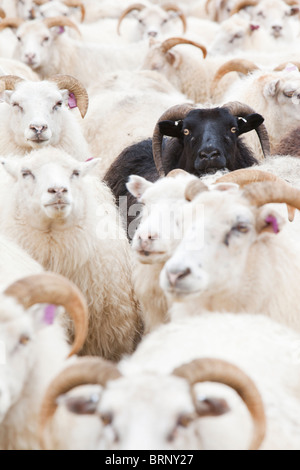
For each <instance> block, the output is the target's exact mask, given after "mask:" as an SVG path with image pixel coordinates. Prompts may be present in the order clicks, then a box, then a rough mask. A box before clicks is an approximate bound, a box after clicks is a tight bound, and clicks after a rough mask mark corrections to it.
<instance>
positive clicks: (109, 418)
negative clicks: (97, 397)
mask: <svg viewBox="0 0 300 470" xmlns="http://www.w3.org/2000/svg"><path fill="white" fill-rule="evenodd" d="M101 419H102V422H103V424H104V426H109V425H110V424H111V423H112V422H113V415H112V413H104V414H102V415H101Z"/></svg>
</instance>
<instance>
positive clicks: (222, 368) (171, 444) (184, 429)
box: [40, 358, 265, 450]
mask: <svg viewBox="0 0 300 470" xmlns="http://www.w3.org/2000/svg"><path fill="white" fill-rule="evenodd" d="M206 381H209V382H216V383H215V384H210V385H209V384H206V383H203V382H206ZM84 384H91V385H92V384H94V385H101V386H102V387H103V390H102V391H101V392H99V393H93V394H92V395H90V396H85V395H83V396H81V397H80V396H75V397H72V396H69V394H68V392H69V391H70V390H72V388H74V387H77V386H80V385H84ZM224 385H226V387H225V386H224ZM228 386H229V387H230V388H229V387H228ZM246 387H248V388H247V392H246V393H244V392H245V391H246ZM236 392H238V394H239V395H240V397H243V400H244V404H243V403H242V402H241V400H240V398H239V397H238V396H237V395H236ZM62 394H64V395H62ZM251 401H252V404H251ZM57 403H59V404H60V405H62V404H63V403H65V405H66V406H67V408H68V410H69V411H72V412H73V413H77V414H96V415H98V416H99V419H100V420H101V421H102V423H103V426H104V429H103V433H102V436H101V444H100V442H99V448H100V445H101V448H103V447H104V448H105V449H119V450H133V449H135V450H136V449H138V450H141V449H143V450H145V449H147V450H151V449H152V450H153V449H195V448H196V449H199V450H201V449H205V448H207V449H209V448H214V449H217V448H218V447H219V448H244V449H245V448H247V447H248V446H249V442H250V433H251V424H250V419H249V418H250V417H249V414H248V411H247V410H246V408H245V405H246V406H247V407H248V410H249V412H250V414H251V415H252V417H253V418H254V419H255V421H256V423H255V424H254V430H253V438H252V442H251V444H250V446H249V447H250V448H257V447H259V445H260V443H261V441H262V440H263V438H264V432H265V416H264V410H263V404H262V401H261V398H260V395H259V392H258V390H257V389H256V387H255V385H254V383H253V382H252V381H251V380H250V379H249V378H248V377H247V376H246V375H245V374H244V373H243V372H242V371H241V370H240V369H238V368H237V367H235V366H233V365H232V364H229V363H228V362H225V361H221V360H219V359H210V358H203V359H195V360H193V361H191V362H189V363H187V364H183V365H181V366H180V367H177V368H176V369H174V370H173V371H170V373H169V374H168V373H166V374H157V373H155V372H153V373H152V372H149V371H148V372H147V371H144V372H141V371H139V370H138V371H137V373H136V374H132V373H131V374H130V375H125V376H122V374H121V373H120V371H119V370H118V369H117V367H116V366H115V365H114V364H112V363H109V362H107V361H103V360H100V359H96V358H83V359H80V360H77V361H76V363H74V365H73V366H70V367H69V368H68V369H65V370H64V371H62V373H61V374H59V375H58V376H57V377H56V378H55V379H54V380H53V382H52V383H51V384H50V385H49V388H48V390H47V392H46V394H45V398H44V402H43V405H42V408H41V410H42V412H41V419H40V422H41V431H42V434H43V430H45V429H46V427H47V424H48V423H49V420H50V419H51V418H52V416H53V415H54V413H55V411H56V408H57ZM253 403H255V410H254V406H253ZM245 424H246V425H245ZM216 429H218V432H217V433H216ZM235 429H239V436H240V435H241V434H242V438H241V439H240V438H239V437H238V436H237V433H236V430H235ZM241 429H242V432H241ZM216 434H217V435H216ZM213 436H214V437H213ZM209 438H210V439H209Z"/></svg>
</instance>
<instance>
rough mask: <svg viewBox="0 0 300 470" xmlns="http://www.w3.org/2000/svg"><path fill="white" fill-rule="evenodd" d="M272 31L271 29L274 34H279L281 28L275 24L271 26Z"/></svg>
mask: <svg viewBox="0 0 300 470" xmlns="http://www.w3.org/2000/svg"><path fill="white" fill-rule="evenodd" d="M272 29H273V31H274V33H280V32H281V30H282V26H280V25H279V24H276V25H274V26H272Z"/></svg>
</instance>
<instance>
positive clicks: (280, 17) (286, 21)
mask: <svg viewBox="0 0 300 470" xmlns="http://www.w3.org/2000/svg"><path fill="white" fill-rule="evenodd" d="M240 7H241V9H240ZM238 11H239V14H240V15H243V16H248V18H250V20H251V21H253V22H254V23H255V24H259V25H260V26H261V27H263V28H264V29H265V30H266V31H267V32H268V34H269V35H270V36H271V37H272V38H274V39H276V40H277V39H285V40H292V39H295V38H296V36H297V35H298V32H299V25H298V20H297V15H298V13H299V5H288V3H286V2H285V1H283V0H260V1H258V0H250V1H248V2H247V1H241V2H238V3H237V5H236V7H235V8H233V11H232V12H233V13H234V12H238Z"/></svg>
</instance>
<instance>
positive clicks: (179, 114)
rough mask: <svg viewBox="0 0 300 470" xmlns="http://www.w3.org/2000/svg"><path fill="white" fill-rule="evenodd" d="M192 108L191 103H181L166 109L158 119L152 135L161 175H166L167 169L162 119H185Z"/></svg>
mask: <svg viewBox="0 0 300 470" xmlns="http://www.w3.org/2000/svg"><path fill="white" fill-rule="evenodd" d="M192 109H194V108H193V106H192V105H190V104H180V105H176V106H172V107H171V108H169V109H167V111H165V112H164V113H163V114H162V116H161V117H160V118H159V120H158V121H157V123H156V125H155V128H154V131H153V137H152V150H153V159H154V163H155V166H156V168H157V171H158V173H159V176H165V170H164V166H163V161H162V141H163V135H162V134H161V132H160V129H159V123H160V121H164V120H167V119H170V120H174V121H179V120H181V119H184V118H185V117H186V115H187V114H188V113H189V112H190V111H191V110H192Z"/></svg>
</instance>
